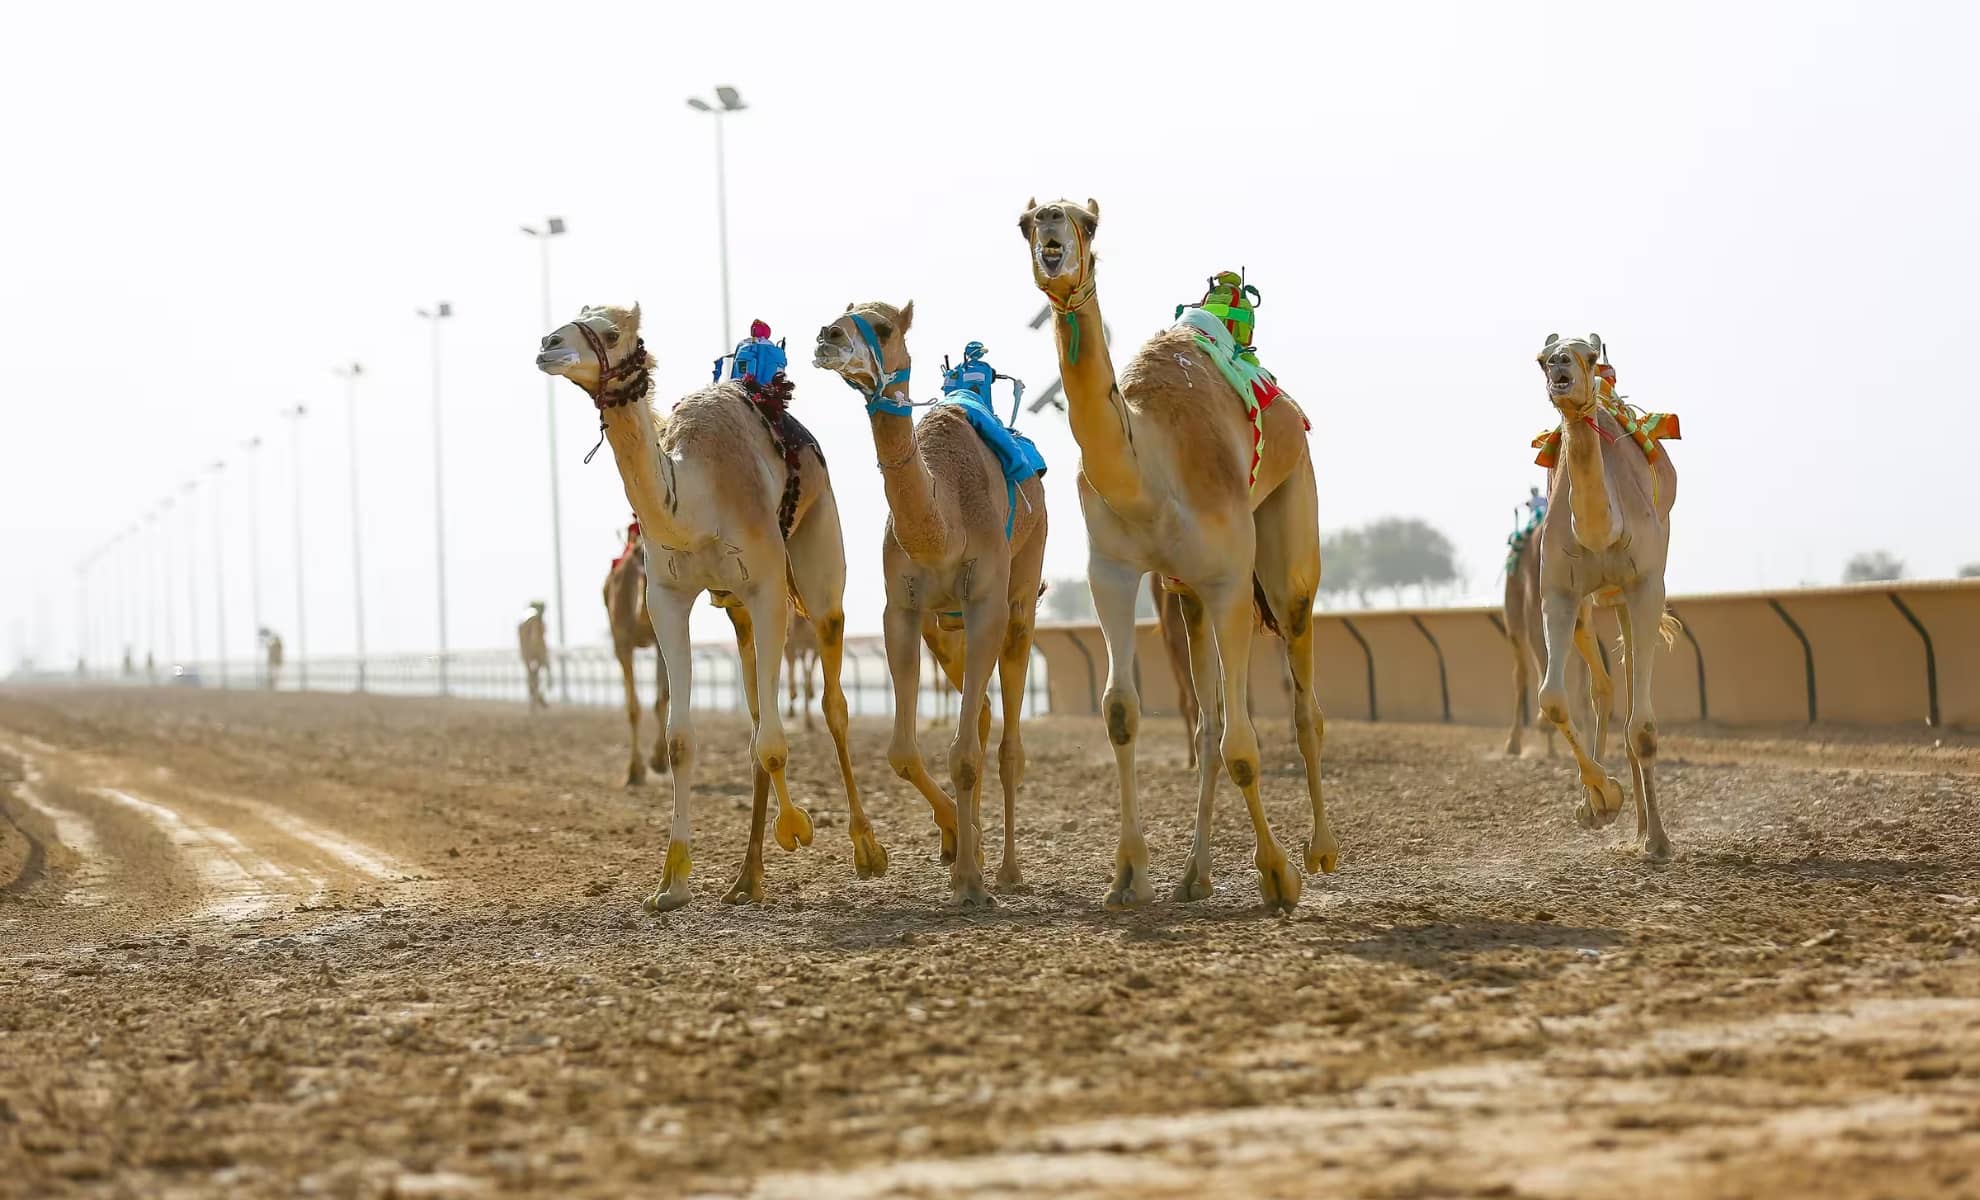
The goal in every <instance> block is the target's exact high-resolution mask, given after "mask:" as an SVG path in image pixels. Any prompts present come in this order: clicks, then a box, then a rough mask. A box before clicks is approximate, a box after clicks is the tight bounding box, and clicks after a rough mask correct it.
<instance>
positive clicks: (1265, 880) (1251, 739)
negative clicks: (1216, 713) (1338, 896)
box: [1199, 580, 1325, 912]
mask: <svg viewBox="0 0 1980 1200" xmlns="http://www.w3.org/2000/svg"><path fill="white" fill-rule="evenodd" d="M1243 582H1244V583H1249V582H1250V581H1249V580H1244V581H1243ZM1246 592H1247V589H1245V588H1243V587H1242V586H1228V587H1227V588H1226V589H1225V591H1224V593H1223V594H1222V595H1212V596H1208V597H1205V605H1204V607H1205V608H1206V609H1207V610H1209V611H1210V612H1211V613H1212V614H1213V616H1214V619H1215V621H1216V627H1217V658H1218V662H1219V663H1220V664H1221V665H1222V667H1223V670H1224V739H1223V754H1224V769H1225V770H1226V771H1228V772H1229V773H1230V776H1231V782H1232V783H1235V784H1237V786H1238V790H1239V791H1241V792H1243V793H1244V806H1245V809H1246V811H1248V812H1249V813H1250V814H1251V831H1252V835H1253V836H1254V837H1255V838H1256V844H1257V847H1258V850H1257V854H1256V855H1255V857H1254V858H1253V859H1252V862H1253V863H1254V864H1256V866H1257V867H1258V892H1259V895H1260V897H1261V898H1262V899H1263V900H1264V902H1265V907H1266V908H1268V909H1272V910H1275V911H1279V912H1290V911H1292V909H1293V908H1294V907H1295V906H1297V905H1298V904H1299V892H1300V886H1301V880H1300V874H1299V871H1298V870H1297V869H1295V868H1294V866H1293V864H1292V863H1291V862H1290V861H1288V860H1287V858H1286V852H1285V850H1284V849H1283V848H1281V847H1280V845H1279V840H1278V839H1277V838H1276V837H1274V836H1272V826H1271V823H1270V822H1269V821H1267V820H1266V818H1265V805H1264V803H1263V801H1261V800H1260V799H1259V796H1258V733H1257V731H1256V730H1255V729H1254V728H1253V727H1252V724H1251V712H1250V710H1249V709H1247V708H1246V707H1245V703H1244V697H1245V695H1246V693H1247V689H1248V688H1249V686H1250V682H1251V630H1252V620H1253V614H1252V606H1251V597H1250V596H1249V595H1248V594H1246ZM1316 757H1317V756H1316ZM1308 767H1309V769H1317V768H1318V763H1317V761H1315V762H1312V763H1309V764H1308ZM1321 816H1322V818H1323V821H1324V813H1322V814H1321ZM1322 827H1323V828H1324V827H1325V826H1324V824H1323V826H1322ZM1199 836H1202V834H1201V832H1199Z"/></svg>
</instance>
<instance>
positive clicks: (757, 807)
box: [722, 605, 770, 904]
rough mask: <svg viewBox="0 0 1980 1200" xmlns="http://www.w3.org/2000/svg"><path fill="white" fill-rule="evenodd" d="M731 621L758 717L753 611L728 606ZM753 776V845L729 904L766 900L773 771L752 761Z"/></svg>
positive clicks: (747, 695) (752, 711) (752, 712)
mask: <svg viewBox="0 0 1980 1200" xmlns="http://www.w3.org/2000/svg"><path fill="white" fill-rule="evenodd" d="M722 611H723V612H725V613H727V614H728V615H729V624H730V625H732V626H734V628H735V631H736V657H737V659H738V661H739V663H740V670H739V674H740V675H741V677H742V685H743V701H744V703H745V704H747V705H748V707H749V719H750V720H751V721H752V722H754V721H755V720H756V709H757V703H758V697H757V694H756V636H755V633H754V632H753V630H752V629H751V626H750V620H749V611H748V610H747V609H745V608H743V607H742V606H741V605H736V606H734V607H731V608H725V609H723V610H722ZM752 766H753V767H754V769H753V770H752V771H751V773H750V775H751V778H750V793H751V794H750V811H749V847H748V849H746V850H744V851H743V861H742V867H741V869H740V870H738V871H737V872H736V881H735V882H734V883H732V884H730V885H729V890H728V891H726V892H724V893H723V894H722V899H723V901H724V902H725V903H728V904H761V903H763V826H764V821H765V819H766V817H767V814H768V811H769V800H770V774H769V772H767V771H765V770H764V769H763V766H762V764H760V763H757V764H752Z"/></svg>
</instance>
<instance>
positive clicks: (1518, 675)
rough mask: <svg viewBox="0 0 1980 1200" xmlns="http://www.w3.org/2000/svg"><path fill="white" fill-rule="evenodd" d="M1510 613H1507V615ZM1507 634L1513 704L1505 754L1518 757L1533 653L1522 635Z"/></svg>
mask: <svg viewBox="0 0 1980 1200" xmlns="http://www.w3.org/2000/svg"><path fill="white" fill-rule="evenodd" d="M1511 615H1512V614H1510V613H1508V614H1507V616H1508V617H1510V616H1511ZM1507 628H1508V629H1509V630H1510V629H1511V628H1512V627H1511V626H1510V625H1508V626H1507ZM1507 636H1508V637H1510V638H1511V639H1512V660H1513V705H1512V730H1511V732H1509V733H1507V734H1506V755H1507V756H1508V757H1510V758H1518V757H1519V755H1520V750H1521V746H1520V736H1521V734H1522V733H1524V732H1525V729H1526V697H1527V693H1528V691H1529V689H1531V688H1532V686H1533V680H1532V677H1531V676H1530V675H1529V674H1528V672H1530V671H1531V670H1532V667H1531V665H1530V664H1531V663H1532V660H1533V655H1532V653H1531V652H1530V651H1529V650H1528V649H1527V645H1526V639H1525V638H1524V637H1523V636H1521V635H1520V634H1518V633H1510V632H1509V633H1508V635H1507Z"/></svg>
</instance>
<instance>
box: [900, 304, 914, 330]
mask: <svg viewBox="0 0 1980 1200" xmlns="http://www.w3.org/2000/svg"><path fill="white" fill-rule="evenodd" d="M912 324H914V301H912V300H910V301H908V302H907V304H906V306H904V307H903V308H902V309H901V336H902V337H906V336H907V331H908V326H910V325H912Z"/></svg>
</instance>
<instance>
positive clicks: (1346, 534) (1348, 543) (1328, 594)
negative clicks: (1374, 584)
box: [1320, 529, 1368, 608]
mask: <svg viewBox="0 0 1980 1200" xmlns="http://www.w3.org/2000/svg"><path fill="white" fill-rule="evenodd" d="M1349 592H1353V593H1354V594H1355V596H1356V598H1357V599H1358V600H1360V602H1361V605H1362V607H1364V608H1365V607H1367V605H1368V539H1367V538H1366V537H1364V536H1363V535H1362V532H1361V530H1359V529H1341V530H1337V531H1335V532H1334V533H1330V534H1325V535H1322V537H1321V538H1320V595H1321V597H1322V598H1323V599H1340V598H1344V597H1346V596H1347V594H1348V593H1349Z"/></svg>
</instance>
